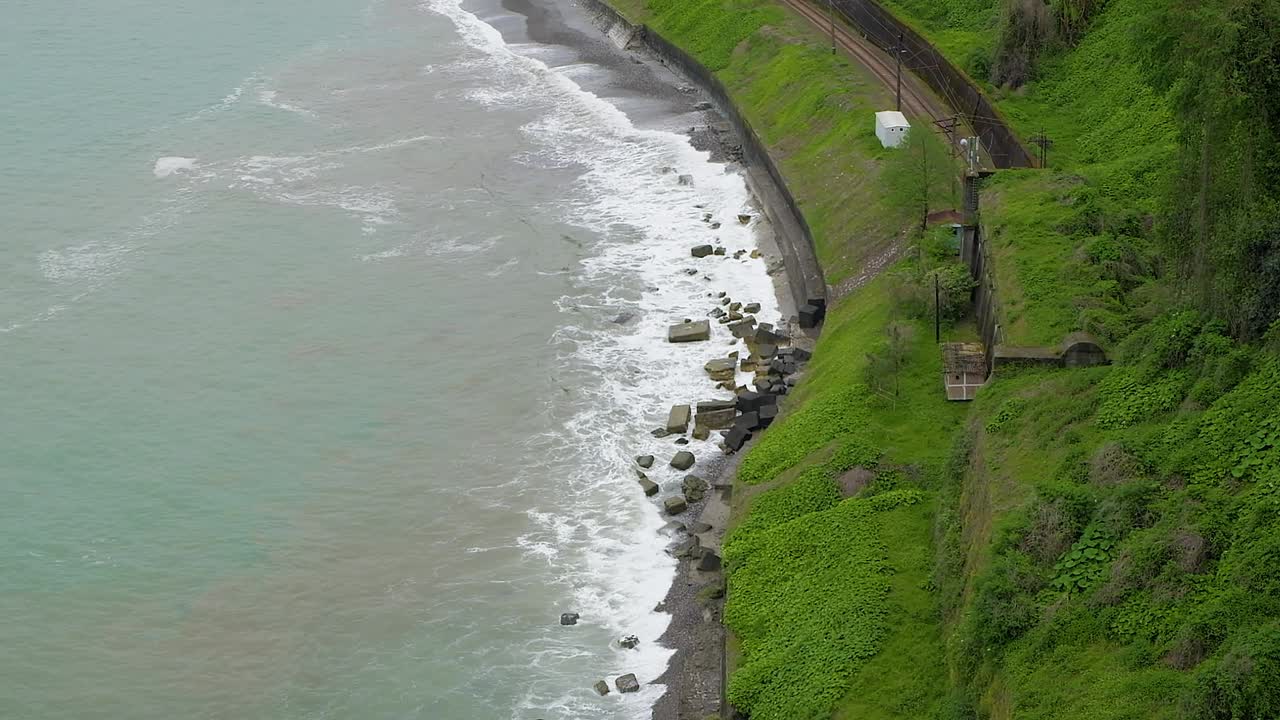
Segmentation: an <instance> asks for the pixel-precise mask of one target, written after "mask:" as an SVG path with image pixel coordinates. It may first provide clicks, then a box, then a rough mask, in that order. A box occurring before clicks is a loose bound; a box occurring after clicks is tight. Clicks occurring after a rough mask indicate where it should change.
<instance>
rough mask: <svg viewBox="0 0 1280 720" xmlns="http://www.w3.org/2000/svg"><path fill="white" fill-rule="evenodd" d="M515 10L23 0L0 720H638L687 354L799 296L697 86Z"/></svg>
mask: <svg viewBox="0 0 1280 720" xmlns="http://www.w3.org/2000/svg"><path fill="white" fill-rule="evenodd" d="M520 9H521V8H518V7H516V6H514V5H512V6H510V7H505V8H504V7H503V6H502V5H500V4H498V2H497V0H478V1H476V2H473V1H472V0H466V2H460V1H459V0H424V1H422V2H419V1H417V0H270V1H269V2H245V1H241V0H226V1H222V0H220V1H217V2H210V1H209V0H166V1H165V2H158V1H157V0H111V1H110V2H69V3H68V2H56V3H55V2H47V1H46V0H6V2H5V3H4V9H3V11H0V14H2V15H3V19H2V21H0V87H3V88H4V89H5V92H4V97H3V101H2V102H0V159H2V160H0V210H2V212H0V229H2V230H3V239H4V241H3V243H0V529H2V532H3V534H2V535H0V619H3V622H0V718H6V719H8V718H13V719H15V720H16V719H21V720H44V719H49V720H53V719H58V720H63V719H66V718H76V719H78V720H92V719H97V718H102V719H104V720H105V719H111V720H122V719H125V718H128V719H129V720H150V719H155V720H186V719H202V718H210V719H212V718H218V719H223V718H225V719H229V720H254V719H262V720H283V719H290V718H308V719H319V718H360V719H374V718H425V719H429V720H486V719H488V718H502V719H505V718H514V719H519V720H534V719H535V718H545V719H546V720H567V719H569V718H604V719H606V720H610V719H622V718H647V717H648V716H649V712H650V708H651V706H652V703H653V702H654V700H655V699H656V698H657V697H658V696H659V695H660V694H661V692H662V690H663V688H662V687H661V686H660V685H656V684H653V683H652V681H653V680H654V679H655V678H657V677H658V676H659V675H660V674H661V673H662V671H663V669H664V668H665V667H666V664H667V661H668V659H669V657H670V655H671V652H672V651H671V650H670V649H669V648H664V647H662V646H661V645H660V644H659V643H658V642H657V638H658V637H659V636H660V635H661V634H662V632H663V630H664V629H665V628H666V626H667V624H668V619H669V617H668V616H667V615H666V614H664V613H661V612H655V611H654V608H655V606H656V605H657V604H658V603H659V602H660V601H661V600H662V598H663V596H664V595H665V593H666V591H667V588H668V586H669V584H670V582H671V579H672V576H673V571H674V567H675V564H674V561H673V560H672V559H671V558H670V557H669V556H668V555H667V554H666V553H665V552H664V547H665V544H666V542H667V540H666V538H664V537H662V536H661V535H660V534H659V533H658V529H659V528H660V527H661V526H662V525H663V523H664V519H663V518H662V517H661V516H660V514H659V512H658V510H657V506H656V504H655V501H654V500H651V499H647V498H644V497H643V496H642V494H641V493H640V491H639V488H638V486H637V484H636V476H635V472H634V469H633V467H632V457H633V456H634V455H636V454H640V453H646V452H651V453H653V454H655V455H657V456H658V465H657V466H656V467H655V469H654V471H653V472H652V473H651V476H652V477H653V479H654V480H656V481H659V482H661V483H662V484H663V486H664V489H665V491H666V492H668V493H669V492H675V491H678V487H679V483H680V476H681V474H680V473H677V472H675V471H674V470H672V469H670V468H668V467H666V466H665V462H666V460H667V459H668V458H669V457H670V456H671V455H672V454H673V452H674V451H675V450H676V449H678V448H676V447H675V446H674V445H673V444H672V441H671V439H670V438H668V439H663V440H659V439H656V438H654V437H652V436H651V435H650V434H649V430H650V429H652V428H653V427H655V426H658V425H661V424H662V422H663V420H664V419H665V416H666V412H667V409H668V407H669V406H670V404H671V403H673V402H690V401H697V400H699V399H709V398H713V397H717V396H720V397H724V396H727V394H726V393H725V392H724V391H717V390H715V389H714V388H712V386H711V384H710V383H709V381H708V380H707V378H706V376H705V373H703V371H702V369H701V368H702V364H703V363H704V362H705V361H706V360H707V359H709V358H710V357H711V356H712V355H714V354H719V353H722V352H725V351H728V350H729V349H730V348H729V347H728V343H729V341H728V334H727V333H726V332H725V331H724V329H723V327H721V326H718V325H717V326H716V329H715V332H716V336H715V338H714V339H713V341H712V342H711V343H695V344H691V345H681V346H672V345H668V344H667V343H665V342H663V338H664V336H665V330H666V326H667V324H668V323H670V322H674V321H679V320H680V319H681V318H683V317H699V316H702V315H704V314H705V313H706V311H707V310H708V309H709V308H710V307H711V306H713V305H714V304H715V303H716V301H715V300H714V299H711V298H709V297H708V293H716V292H719V291H728V292H729V293H730V294H731V295H732V296H733V297H734V298H735V299H739V300H742V301H744V302H747V301H755V302H761V303H763V304H764V311H763V312H762V313H761V319H762V320H772V319H776V316H777V312H778V310H777V302H776V300H775V299H774V296H773V290H772V285H771V282H770V278H769V277H767V276H766V274H765V265H764V260H751V259H748V258H743V259H741V260H737V259H732V258H731V257H730V258H728V259H724V258H708V259H706V260H693V259H692V258H691V257H690V256H689V247H690V246H691V245H694V244H698V243H701V242H713V239H714V238H718V239H719V242H721V243H723V244H724V245H725V246H726V248H728V249H729V253H730V255H732V253H733V251H734V250H737V249H744V250H749V249H751V248H753V247H755V244H756V242H757V237H756V234H757V231H758V229H759V223H758V222H756V221H752V223H751V224H750V225H745V226H744V225H740V224H739V223H738V222H737V220H736V216H737V215H738V213H740V212H753V210H752V209H751V205H752V200H751V198H750V196H749V194H748V191H747V189H746V187H745V185H744V182H743V180H742V178H741V176H740V175H739V174H738V173H737V172H735V171H734V170H733V168H727V167H726V166H724V165H722V164H718V163H715V162H711V161H710V159H709V156H708V155H707V153H704V152H699V151H697V150H695V149H693V148H692V147H691V146H690V144H689V141H688V138H687V137H686V136H685V134H684V133H685V131H687V130H688V128H689V126H691V125H694V124H697V123H699V122H705V118H703V117H702V116H701V115H700V114H698V113H695V112H693V104H694V101H695V100H696V98H695V97H693V96H685V95H683V94H681V93H678V92H675V91H670V90H668V91H666V92H659V91H650V90H646V89H645V88H644V83H642V82H637V81H635V80H634V77H635V73H639V72H642V71H643V72H648V70H645V69H644V68H642V67H640V66H635V65H634V64H633V63H631V62H629V61H628V60H627V59H626V58H624V57H617V56H615V60H617V62H614V63H611V62H609V61H607V59H606V58H607V57H608V55H609V54H608V53H606V52H602V51H601V50H600V48H599V47H591V46H588V45H585V44H579V45H578V46H575V45H574V43H573V42H570V43H568V44H556V43H550V44H548V43H546V42H539V41H537V40H535V39H534V36H536V35H539V32H531V29H534V30H536V29H538V28H535V27H534V26H533V25H530V24H529V23H528V22H527V21H526V17H525V16H524V15H523V14H521V12H516V10H520ZM542 9H543V10H548V9H549V10H550V11H551V12H552V14H553V15H554V14H555V13H556V12H558V11H559V10H564V12H565V13H566V14H570V15H571V14H572V13H571V12H570V10H569V9H565V8H559V9H558V8H557V6H556V2H555V0H546V2H544V3H543V5H542ZM525 10H527V8H526V9H525ZM581 29H582V28H577V30H579V31H580V30H581ZM541 31H542V32H541V34H543V35H548V37H552V36H556V37H559V36H561V35H563V36H564V37H572V36H575V35H574V32H567V31H566V29H565V28H560V29H556V28H555V27H552V26H548V25H546V24H545V23H544V24H543V25H542V26H541ZM575 32H577V31H575ZM578 34H579V35H581V34H582V33H578ZM587 34H589V33H587ZM673 95H674V96H676V97H675V98H674V99H673V97H672V96H673ZM680 174H688V175H691V176H692V178H693V183H692V185H682V184H680V183H679V182H678V181H677V177H678V175H680ZM705 213H711V214H712V215H713V218H714V220H716V221H719V222H722V223H723V227H722V228H720V229H719V230H717V231H714V232H713V231H712V230H711V229H710V228H709V226H708V225H707V223H706V222H705V221H704V219H703V215H704V214H705ZM689 268H693V269H695V274H692V275H690V274H687V273H686V272H685V271H686V269H689ZM618 321H621V322H618ZM690 448H691V449H693V450H694V451H695V452H696V453H697V454H698V456H699V458H700V460H702V461H705V460H709V459H711V458H713V457H714V456H715V455H716V454H717V453H718V451H717V450H715V449H714V448H713V446H712V445H711V443H703V442H697V441H695V442H693V443H692V444H691V446H690ZM567 611H575V612H579V613H581V615H582V621H581V622H580V623H579V625H577V626H575V627H561V626H560V625H559V623H558V616H559V614H560V613H561V612H567ZM633 633H634V634H636V635H637V636H639V637H640V639H641V644H640V647H639V648H638V649H636V650H631V651H628V650H623V649H621V648H619V647H618V645H617V640H618V639H619V638H620V637H621V636H623V635H626V634H633ZM625 672H635V673H637V674H638V676H639V679H640V680H641V682H642V683H643V684H644V688H643V690H642V691H641V692H639V693H636V694H633V695H626V696H620V695H619V694H617V693H616V692H615V693H612V694H610V695H609V696H608V697H603V698H601V697H598V696H596V695H595V693H594V692H593V691H592V689H591V684H592V683H593V682H594V681H595V680H597V679H601V678H608V679H609V680H610V682H611V684H612V680H613V678H614V677H615V676H617V675H620V674H622V673H625Z"/></svg>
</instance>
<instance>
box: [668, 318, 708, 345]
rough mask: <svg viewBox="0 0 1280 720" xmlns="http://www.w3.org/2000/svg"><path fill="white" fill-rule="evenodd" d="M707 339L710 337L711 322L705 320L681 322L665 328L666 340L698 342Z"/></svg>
mask: <svg viewBox="0 0 1280 720" xmlns="http://www.w3.org/2000/svg"><path fill="white" fill-rule="evenodd" d="M709 339H711V323H710V322H709V321H707V320H696V321H694V322H682V323H677V324H675V325H672V326H671V327H669V328H667V341H668V342H673V343H681V342H698V341H701V340H709Z"/></svg>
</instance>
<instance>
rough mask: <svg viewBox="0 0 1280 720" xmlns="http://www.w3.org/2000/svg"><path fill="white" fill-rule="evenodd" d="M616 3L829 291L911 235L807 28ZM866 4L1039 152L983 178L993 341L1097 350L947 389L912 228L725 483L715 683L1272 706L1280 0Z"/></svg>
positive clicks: (656, 4)
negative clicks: (772, 167) (1097, 356)
mask: <svg viewBox="0 0 1280 720" xmlns="http://www.w3.org/2000/svg"><path fill="white" fill-rule="evenodd" d="M618 2H619V3H620V4H622V5H623V7H624V9H625V10H627V11H628V12H629V13H630V14H631V16H632V17H633V18H635V19H638V20H642V21H644V22H649V23H651V24H652V25H653V26H654V27H656V28H657V29H659V30H660V31H661V32H662V33H663V34H664V35H666V36H667V37H668V38H669V39H671V40H673V41H675V42H677V43H678V44H681V45H682V46H684V47H686V48H688V49H690V50H691V51H692V52H693V53H694V54H695V55H696V56H697V57H699V58H700V59H701V60H702V61H703V62H704V63H705V64H707V65H708V66H709V67H713V68H715V69H716V70H717V72H718V74H719V76H720V77H721V78H722V79H723V81H724V82H725V84H726V86H727V87H728V88H729V89H730V91H731V93H732V94H733V95H734V97H735V99H736V100H737V101H738V102H739V105H740V107H741V108H742V109H743V110H744V112H745V114H746V115H747V117H748V119H749V120H750V121H751V122H752V124H753V125H754V126H755V127H756V128H757V131H758V132H759V133H760V135H761V136H762V138H763V139H764V140H765V141H766V142H767V143H768V144H769V145H770V147H771V148H772V149H773V150H774V151H775V154H776V157H777V159H778V160H779V163H780V166H781V168H782V170H783V172H784V174H785V175H786V176H787V178H788V180H789V182H790V184H791V188H792V191H793V194H794V195H795V196H796V197H797V199H798V201H799V203H800V205H801V208H802V210H804V212H805V213H806V216H807V218H808V219H809V222H810V224H811V225H812V227H813V229H814V231H815V236H816V238H817V242H818V248H819V256H820V260H821V261H822V262H823V264H824V267H825V268H826V269H827V273H828V279H829V280H830V281H831V282H832V283H833V284H836V283H839V282H840V281H841V280H843V279H845V278H847V277H849V276H851V275H853V274H855V273H856V272H857V271H858V269H859V267H860V265H861V263H862V262H863V261H864V260H865V259H866V258H867V257H869V256H870V255H871V254H873V253H875V252H877V251H878V250H879V249H880V248H883V247H885V246H886V244H887V243H888V242H889V241H890V239H891V238H892V237H893V236H894V235H895V234H897V233H899V231H900V230H901V229H902V228H904V227H905V226H908V225H911V224H912V223H913V221H914V222H915V223H918V218H919V215H920V213H919V206H920V203H919V202H916V200H919V198H920V197H921V196H920V194H919V193H918V192H913V190H915V189H916V188H912V187H911V184H910V183H909V182H906V181H905V180H902V179H903V178H909V177H911V175H912V174H911V173H910V172H909V170H910V166H909V164H901V163H903V158H904V157H905V156H904V155H897V156H895V155H892V154H889V153H886V152H884V151H882V150H880V149H879V148H878V146H877V145H876V144H875V142H874V139H873V138H872V136H871V132H870V122H869V117H870V112H871V110H872V109H873V108H874V107H875V106H876V105H878V104H882V103H883V102H884V99H885V97H886V96H885V95H884V93H883V92H882V90H881V89H879V88H876V87H873V86H872V85H871V84H870V83H869V82H868V81H867V80H866V78H865V77H864V76H863V75H862V74H861V73H860V72H859V71H858V69H857V68H855V67H852V66H850V65H849V64H848V63H846V62H845V61H843V60H841V59H840V58H839V57H833V56H831V55H830V54H829V53H828V52H827V51H826V50H824V47H825V46H824V43H823V41H822V38H821V37H820V36H819V35H817V34H816V33H814V32H813V31H812V30H811V29H808V28H806V27H805V26H804V25H803V24H802V23H799V22H798V21H796V20H795V19H794V18H791V17H789V16H787V15H785V14H783V13H781V12H779V10H778V9H777V7H776V6H773V5H772V4H771V3H770V2H769V1H768V0H697V1H696V2H694V3H677V2H674V0H618ZM886 5H888V6H889V7H891V8H892V9H893V10H894V11H895V12H898V13H900V15H901V16H902V17H904V18H905V19H907V20H908V22H910V23H911V24H912V25H913V26H915V27H916V28H918V29H919V30H920V31H921V32H922V33H923V34H924V35H925V36H926V37H929V38H931V39H932V40H934V41H935V42H936V43H937V44H938V46H939V47H940V48H942V50H943V51H944V52H945V53H947V54H948V55H949V56H950V57H951V58H952V60H953V61H954V62H955V63H956V64H957V65H958V66H960V67H962V68H964V69H965V70H966V71H967V72H969V73H970V75H971V76H973V77H974V78H975V79H977V80H978V81H979V83H981V84H984V85H985V86H986V88H987V89H988V90H989V92H991V94H992V96H993V97H994V98H995V99H996V100H997V106H998V108H999V110H1000V112H1001V113H1002V114H1004V115H1005V116H1006V117H1007V118H1008V119H1009V120H1010V122H1011V123H1012V125H1013V126H1014V127H1015V128H1016V129H1017V130H1018V131H1019V132H1020V133H1021V134H1023V135H1024V136H1030V135H1031V134H1032V133H1035V132H1039V131H1041V130H1044V131H1045V132H1046V133H1047V134H1048V135H1049V136H1050V137H1051V138H1053V140H1054V146H1053V148H1052V150H1051V152H1050V162H1051V169H1050V170H1025V171H1017V172H1006V173H1001V174H1000V175H998V176H997V177H995V178H993V179H992V180H990V181H988V184H987V186H986V188H985V189H984V192H983V199H982V203H983V209H982V223H983V226H984V230H985V237H986V240H987V243H988V247H989V249H990V251H991V254H992V255H991V257H992V260H993V261H994V262H993V265H994V268H993V271H994V277H995V282H996V288H997V296H998V299H999V314H1000V319H1001V325H1002V329H1003V332H1004V339H1005V341H1006V342H1009V343H1012V344H1018V345H1051V344H1055V343H1057V342H1059V341H1060V340H1061V338H1062V337H1063V335H1064V334H1066V333H1068V332H1072V331H1076V330H1086V331H1088V332H1091V333H1093V334H1094V335H1095V336H1097V337H1098V338H1099V339H1100V340H1101V341H1102V343H1103V344H1104V346H1106V347H1107V348H1108V350H1109V352H1110V354H1111V356H1112V358H1113V359H1114V361H1115V364H1114V365H1113V366H1111V367H1101V368H1091V369H1082V370H1034V371H1033V370H1022V371H1012V370H1003V371H1001V373H1000V374H999V375H998V377H997V379H996V381H995V382H993V383H992V384H990V385H989V386H988V387H987V388H986V389H984V390H983V392H982V393H981V394H980V397H979V399H978V401H977V402H975V403H973V404H972V405H968V406H964V405H957V404H948V403H946V402H945V401H944V400H943V399H942V392H941V387H940V383H939V374H940V371H941V367H940V359H939V355H938V351H937V347H936V345H935V344H934V342H933V337H932V326H931V323H930V322H927V321H926V318H927V317H928V316H929V315H930V311H931V309H932V305H931V304H930V303H931V301H932V291H931V288H932V282H933V281H932V278H933V277H934V276H935V275H936V276H937V277H938V278H939V279H940V285H942V284H944V283H945V287H947V288H948V289H949V290H950V293H949V297H950V298H952V299H954V298H959V297H963V293H964V291H965V289H966V286H965V284H964V278H963V274H962V273H956V272H955V269H954V267H953V266H952V265H950V263H949V260H948V253H947V252H946V250H945V248H944V247H943V245H944V242H943V238H942V237H941V236H939V235H936V234H933V233H930V234H926V235H923V236H918V237H916V239H915V241H914V244H913V247H912V251H911V252H910V253H908V257H907V259H906V260H904V261H903V262H901V263H899V264H898V265H897V266H895V267H894V269H893V270H892V271H891V272H889V273H887V274H885V275H882V276H881V277H880V278H878V279H877V280H875V281H873V282H872V283H870V284H868V285H866V286H864V287H862V288H861V289H860V290H858V291H856V292H854V293H853V294H852V295H850V296H848V297H846V298H843V299H841V300H840V301H838V302H836V303H835V304H834V305H833V307H832V309H831V312H830V314H829V317H828V320H827V324H826V327H825V329H824V332H823V335H822V337H821V339H820V340H819V343H818V347H817V349H816V351H815V355H814V358H813V361H812V362H811V363H810V366H809V368H808V369H807V371H806V377H805V379H804V381H803V382H802V383H801V385H800V386H799V387H798V388H797V391H796V392H795V393H794V394H793V395H792V396H791V397H790V398H789V399H788V401H787V404H786V414H785V416H784V417H783V418H782V419H780V420H779V421H778V422H777V423H775V424H774V426H773V427H772V428H770V430H769V431H768V432H766V433H765V434H764V436H763V437H762V438H761V439H760V440H759V442H758V443H757V444H756V446H755V447H754V448H753V449H752V450H751V451H750V453H749V454H748V455H747V457H746V458H744V460H743V462H742V464H741V467H740V470H739V474H738V478H737V480H738V483H737V490H738V492H737V493H736V495H737V496H738V497H739V500H738V504H739V507H737V508H736V509H735V520H734V526H733V528H732V530H731V531H730V534H729V536H728V538H727V541H726V546H725V561H726V570H727V573H728V597H727V604H726V611H725V618H726V622H727V624H728V625H729V627H730V628H731V630H732V631H733V633H734V635H735V644H734V647H735V648H736V650H737V652H736V654H735V656H734V662H735V664H734V668H733V670H734V672H733V675H732V679H731V682H730V688H729V694H730V697H731V699H732V700H733V701H734V702H735V703H736V704H737V705H738V707H739V709H740V710H744V711H747V712H749V713H750V715H751V717H752V718H756V719H760V718H801V719H803V718H825V717H836V718H849V719H850V720H852V719H853V718H858V719H859V720H863V719H866V718H938V719H940V720H960V719H962V718H1015V717H1016V718H1019V720H1021V719H1023V718H1032V719H1035V718H1063V717H1071V718H1088V719H1092V718H1099V719H1104V718H1105V719H1111V718H1115V719H1116V720H1119V719H1120V718H1190V719H1192V720H1220V719H1221V720H1227V719H1232V720H1237V719H1238V720H1243V719H1245V718H1269V717H1280V324H1278V323H1277V318H1278V317H1280V213H1278V212H1277V211H1278V210H1280V0H1051V1H1050V2H1048V3H1043V2H1039V1H1038V0H886ZM896 164H897V165H900V166H899V167H898V168H896V169H895V165H896ZM903 170H906V171H904V172H899V171H903ZM895 176H896V177H897V178H898V179H897V180H895V179H894V178H895ZM877 183H879V184H877ZM886 186H887V187H890V188H891V191H889V192H883V191H882V189H881V188H882V187H886ZM926 197H927V195H926ZM903 198H907V200H906V201H904V200H903ZM924 288H930V291H929V292H927V293H925V292H923V289H924ZM944 305H945V314H946V315H947V316H948V321H949V322H948V324H947V328H946V332H947V335H948V337H950V338H953V339H971V335H972V330H971V329H969V328H968V327H967V326H966V325H965V323H964V321H963V319H962V318H957V317H956V315H958V312H957V310H958V308H960V307H962V306H963V303H953V302H950V301H948V302H946V303H944Z"/></svg>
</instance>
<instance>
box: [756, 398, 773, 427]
mask: <svg viewBox="0 0 1280 720" xmlns="http://www.w3.org/2000/svg"><path fill="white" fill-rule="evenodd" d="M756 415H758V416H759V418H760V421H759V425H760V427H762V428H767V427H769V426H770V425H772V424H773V421H774V420H776V419H777V417H778V406H777V405H776V404H774V405H761V406H760V409H759V410H757V411H756Z"/></svg>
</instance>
